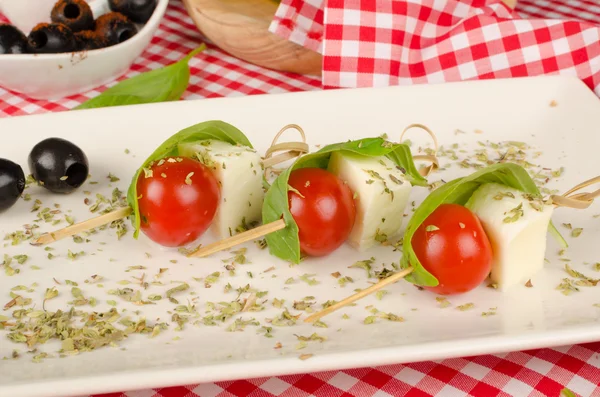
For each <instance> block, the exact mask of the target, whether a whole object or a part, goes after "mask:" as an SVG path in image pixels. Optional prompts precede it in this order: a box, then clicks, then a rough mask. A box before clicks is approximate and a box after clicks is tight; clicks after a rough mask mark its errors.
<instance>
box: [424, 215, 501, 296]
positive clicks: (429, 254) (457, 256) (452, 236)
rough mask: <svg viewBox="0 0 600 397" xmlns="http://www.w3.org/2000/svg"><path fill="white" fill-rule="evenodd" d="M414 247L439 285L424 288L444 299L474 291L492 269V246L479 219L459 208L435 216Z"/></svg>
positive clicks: (429, 221)
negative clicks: (442, 296)
mask: <svg viewBox="0 0 600 397" xmlns="http://www.w3.org/2000/svg"><path fill="white" fill-rule="evenodd" d="M428 226H429V227H430V230H429V231H427V228H428ZM432 226H434V227H432ZM435 228H437V229H436V230H433V229H435ZM412 247H413V250H414V251H415V254H416V256H417V258H419V261H420V262H421V264H422V265H423V267H424V268H425V269H426V270H427V271H428V272H430V273H431V274H432V275H433V276H434V277H436V278H437V279H438V281H439V284H438V285H437V286H435V287H424V288H425V289H427V290H429V291H432V292H435V293H437V294H440V295H453V294H461V293H465V292H468V291H471V290H472V289H474V288H476V287H477V286H479V285H480V284H481V283H482V282H483V281H484V280H485V279H486V278H487V277H488V275H489V273H490V271H491V268H492V255H493V252H492V246H491V244H490V241H489V238H488V237H487V235H486V234H485V231H484V229H483V226H482V225H481V222H480V221H479V218H477V216H475V214H473V213H472V212H471V211H470V210H469V209H468V208H466V207H463V206H461V205H458V204H442V205H440V206H439V207H438V208H437V209H436V210H435V211H434V212H432V213H431V215H429V217H428V218H427V219H426V220H425V221H424V222H423V223H422V224H421V226H419V228H418V229H417V231H416V232H415V234H414V236H413V239H412Z"/></svg>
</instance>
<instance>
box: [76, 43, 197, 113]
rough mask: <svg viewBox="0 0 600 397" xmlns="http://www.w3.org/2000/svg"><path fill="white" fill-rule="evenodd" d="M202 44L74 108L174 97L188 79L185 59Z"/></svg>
mask: <svg viewBox="0 0 600 397" xmlns="http://www.w3.org/2000/svg"><path fill="white" fill-rule="evenodd" d="M205 48H206V46H205V45H204V44H202V46H200V47H199V48H197V49H195V50H194V51H192V52H190V53H189V54H188V55H187V56H186V57H185V58H183V59H182V60H180V61H178V62H175V63H173V64H171V65H169V66H165V67H163V68H160V69H156V70H151V71H149V72H145V73H142V74H140V75H137V76H134V77H131V78H129V79H127V80H123V81H121V82H120V83H118V84H116V85H115V86H113V87H111V88H109V89H107V90H106V91H104V92H103V93H102V94H100V95H98V96H97V97H94V98H92V99H90V100H88V101H86V102H84V103H82V104H81V105H79V106H77V107H76V108H75V110H80V109H92V108H103V107H111V106H124V105H139V104H143V103H155V102H169V101H177V100H179V99H181V96H182V95H183V93H184V92H185V90H186V89H187V87H188V84H189V81H190V69H189V66H188V62H189V61H190V59H192V58H193V57H194V56H195V55H197V54H199V53H200V52H202V51H204V49H205Z"/></svg>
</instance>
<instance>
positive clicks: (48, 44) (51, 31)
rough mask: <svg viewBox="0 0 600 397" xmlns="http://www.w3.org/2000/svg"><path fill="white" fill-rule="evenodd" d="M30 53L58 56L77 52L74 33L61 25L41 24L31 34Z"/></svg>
mask: <svg viewBox="0 0 600 397" xmlns="http://www.w3.org/2000/svg"><path fill="white" fill-rule="evenodd" d="M28 42H29V51H30V52H32V53H34V54H56V53H63V52H72V51H75V38H74V36H73V32H72V31H71V29H69V28H68V27H67V26H65V25H63V24H61V23H40V24H38V25H36V27H35V28H33V30H32V31H31V33H29V40H28Z"/></svg>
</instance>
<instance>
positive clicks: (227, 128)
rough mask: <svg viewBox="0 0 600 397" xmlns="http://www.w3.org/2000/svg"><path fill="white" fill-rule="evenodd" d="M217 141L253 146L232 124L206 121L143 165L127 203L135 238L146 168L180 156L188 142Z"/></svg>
mask: <svg viewBox="0 0 600 397" xmlns="http://www.w3.org/2000/svg"><path fill="white" fill-rule="evenodd" d="M209 139H210V140H216V141H223V142H227V143H230V144H232V145H243V146H248V147H250V148H252V144H251V143H250V141H249V140H248V138H247V137H246V135H244V134H243V133H242V131H240V130H238V129H237V128H236V127H234V126H232V125H231V124H228V123H225V122H223V121H219V120H211V121H205V122H203V123H199V124H195V125H193V126H191V127H188V128H185V129H183V130H181V131H179V132H178V133H176V134H175V135H173V136H171V137H170V138H169V139H167V140H166V141H164V142H163V143H162V144H161V145H160V146H159V147H158V148H157V149H156V150H155V151H154V153H152V154H151V155H150V156H149V157H148V158H147V159H146V160H145V161H144V163H143V164H142V166H141V167H140V168H139V169H138V170H137V171H136V173H135V175H134V176H133V178H132V180H131V184H130V185H129V189H128V190H127V202H128V204H129V206H130V207H131V208H132V209H133V212H132V215H131V217H132V224H133V226H134V229H135V230H134V234H133V236H134V237H135V238H137V237H138V235H139V230H140V209H139V206H138V194H137V180H138V178H139V176H140V174H141V173H142V172H143V170H144V168H146V167H148V166H149V165H150V163H152V162H153V161H157V160H160V159H163V158H165V157H172V156H178V155H179V148H178V145H179V144H181V143H186V142H196V141H203V140H209Z"/></svg>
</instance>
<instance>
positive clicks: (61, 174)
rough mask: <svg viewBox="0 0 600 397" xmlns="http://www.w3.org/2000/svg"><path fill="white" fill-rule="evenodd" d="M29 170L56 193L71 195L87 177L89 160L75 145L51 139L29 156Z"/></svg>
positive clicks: (42, 142) (43, 184) (35, 147)
mask: <svg viewBox="0 0 600 397" xmlns="http://www.w3.org/2000/svg"><path fill="white" fill-rule="evenodd" d="M29 170H30V172H31V175H32V176H33V178H34V179H35V180H36V181H37V182H38V183H39V184H40V185H42V186H43V187H45V188H46V189H48V190H50V191H51V192H54V193H70V192H72V191H74V190H75V189H77V188H78V187H80V186H81V185H83V182H85V180H86V179H87V177H88V171H89V165H88V159H87V157H86V155H85V153H83V151H82V150H81V149H80V148H79V147H78V146H76V145H74V144H73V143H71V142H69V141H67V140H64V139H61V138H48V139H45V140H43V141H41V142H40V143H38V144H37V145H35V146H34V147H33V149H32V150H31V153H29Z"/></svg>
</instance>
